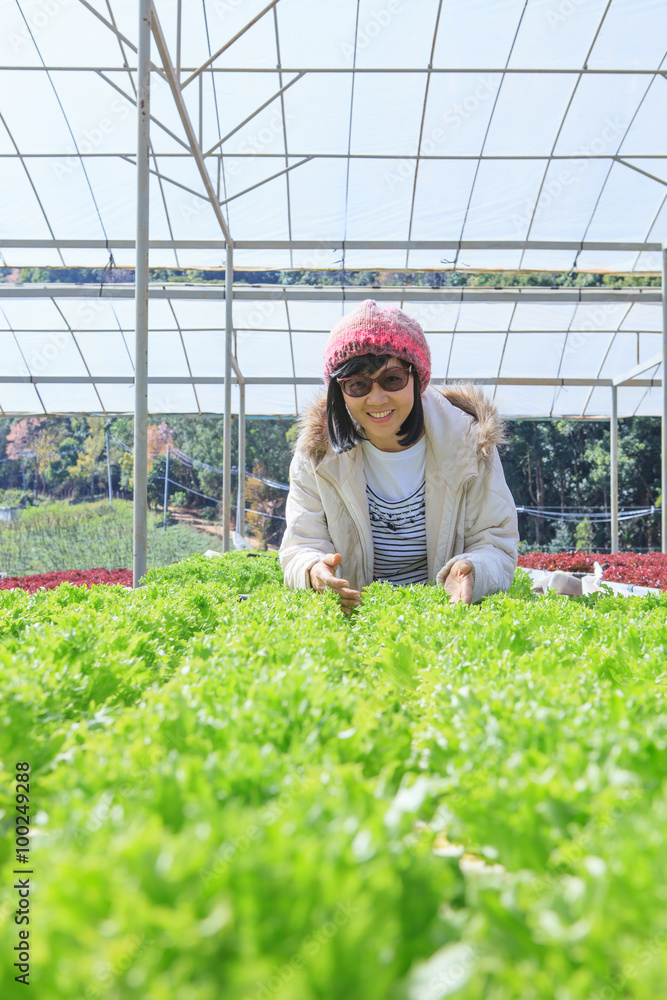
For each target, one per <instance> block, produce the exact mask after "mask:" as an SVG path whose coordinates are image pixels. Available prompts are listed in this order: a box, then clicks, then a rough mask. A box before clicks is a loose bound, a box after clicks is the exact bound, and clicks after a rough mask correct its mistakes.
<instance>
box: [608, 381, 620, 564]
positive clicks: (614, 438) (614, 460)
mask: <svg viewBox="0 0 667 1000" xmlns="http://www.w3.org/2000/svg"><path fill="white" fill-rule="evenodd" d="M609 423H610V428H609V429H610V439H611V455H610V459H611V551H612V552H618V387H617V386H615V385H612V387H611V420H610V421H609Z"/></svg>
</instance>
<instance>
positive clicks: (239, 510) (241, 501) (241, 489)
mask: <svg viewBox="0 0 667 1000" xmlns="http://www.w3.org/2000/svg"><path fill="white" fill-rule="evenodd" d="M238 426H239V447H238V459H237V462H236V468H237V471H238V489H237V491H236V530H237V532H238V533H239V535H240V536H241V538H245V383H243V382H242V383H241V384H240V385H239V425H238Z"/></svg>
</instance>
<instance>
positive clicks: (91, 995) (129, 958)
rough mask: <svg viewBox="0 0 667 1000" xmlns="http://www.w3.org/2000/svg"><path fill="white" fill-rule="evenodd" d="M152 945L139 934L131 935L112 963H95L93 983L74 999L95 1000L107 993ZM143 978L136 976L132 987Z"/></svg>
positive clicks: (138, 983)
mask: <svg viewBox="0 0 667 1000" xmlns="http://www.w3.org/2000/svg"><path fill="white" fill-rule="evenodd" d="M152 944H153V942H152V941H151V940H149V939H148V938H145V937H144V936H143V935H141V934H132V935H131V936H130V940H129V943H128V945H127V947H126V948H125V950H124V951H123V953H122V954H121V955H118V957H117V958H114V960H113V961H112V962H97V963H96V964H95V965H94V966H93V970H92V971H93V978H94V980H95V981H94V982H92V983H90V984H89V985H88V986H86V989H85V992H84V993H83V994H82V995H81V996H78V997H76V998H75V1000H95V997H101V996H103V995H104V994H105V993H107V992H108V991H109V989H110V988H111V986H112V984H113V983H114V982H115V980H116V979H118V978H119V977H120V976H122V975H123V973H126V972H128V970H130V969H131V967H132V965H133V964H134V962H136V960H137V959H138V958H140V957H141V956H142V955H143V954H144V952H146V951H147V949H148V948H150V946H151V945H152ZM140 981H141V982H143V977H140V976H136V977H135V982H134V985H137V986H138V985H140Z"/></svg>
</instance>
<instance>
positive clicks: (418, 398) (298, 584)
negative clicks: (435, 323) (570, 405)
mask: <svg viewBox="0 0 667 1000" xmlns="http://www.w3.org/2000/svg"><path fill="white" fill-rule="evenodd" d="M430 378H431V354H430V351H429V347H428V344H427V342H426V338H425V337H424V334H423V332H422V329H421V327H420V325H419V324H418V323H417V322H416V321H415V320H414V319H411V318H410V317H409V316H407V315H406V314H405V313H404V312H402V311H401V310H400V309H396V308H393V307H389V308H381V307H379V306H378V305H377V304H376V302H374V301H373V300H372V299H367V300H366V301H365V302H363V303H362V304H361V305H360V306H359V308H358V309H356V310H355V311H354V312H353V313H351V314H350V315H349V316H346V317H345V318H344V319H342V320H341V321H340V322H339V323H338V324H337V325H336V326H335V327H334V329H333V330H332V331H331V335H330V337H329V340H328V341H327V345H326V348H325V352H324V380H325V383H326V384H327V385H328V392H327V396H326V398H324V397H321V398H320V399H318V400H317V401H316V402H315V403H314V404H313V405H312V406H311V408H310V410H309V411H308V412H307V413H306V415H305V417H304V419H303V421H302V427H301V433H300V435H299V438H298V441H297V444H296V449H295V454H294V458H293V460H292V464H291V466H290V491H289V495H288V498H287V509H286V517H287V528H286V531H285V535H284V537H283V541H282V544H281V546H280V561H281V564H282V567H283V570H284V573H285V583H286V585H287V586H288V587H292V588H307V587H313V588H314V589H315V590H317V591H320V592H321V593H324V592H325V591H326V590H333V591H334V592H336V593H337V594H338V596H339V598H340V604H341V608H342V610H343V611H345V612H349V611H351V610H352V609H353V608H355V607H357V606H358V605H359V604H360V602H361V591H362V588H363V587H364V586H366V585H367V584H369V583H371V582H372V581H373V580H388V581H389V582H391V583H395V584H405V583H430V582H433V581H435V582H436V584H438V585H439V586H444V588H445V590H446V591H447V592H448V593H449V594H450V599H451V600H452V601H464V602H466V603H471V602H474V601H478V600H479V599H480V598H482V597H484V596H485V595H486V594H491V593H494V592H495V591H498V590H507V589H508V588H509V586H510V584H511V582H512V578H513V576H514V570H515V568H516V565H517V550H518V541H519V534H518V526H517V515H516V507H515V505H514V501H513V500H512V495H511V493H510V491H509V489H508V488H507V484H506V483H505V477H504V475H503V471H502V467H501V464H500V459H499V457H498V450H497V445H499V444H501V443H503V441H504V440H505V437H504V430H503V425H502V422H501V421H500V420H499V418H498V415H497V412H496V409H495V407H494V406H493V404H492V403H491V402H490V401H489V400H488V399H487V398H486V397H485V396H484V394H483V393H482V392H481V390H479V389H475V388H474V387H473V386H456V387H449V388H445V389H442V390H441V391H439V390H437V389H435V388H433V387H432V386H430V385H429V382H430Z"/></svg>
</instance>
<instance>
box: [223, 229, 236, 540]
mask: <svg viewBox="0 0 667 1000" xmlns="http://www.w3.org/2000/svg"><path fill="white" fill-rule="evenodd" d="M233 286H234V250H233V247H232V245H231V243H230V244H229V245H228V247H227V258H226V260H225V416H224V421H223V446H222V452H223V453H222V472H223V476H222V551H223V552H229V548H230V541H231V539H230V531H231V514H232V335H233V332H234V326H233V323H234V321H233V317H232V306H233V301H234V287H233Z"/></svg>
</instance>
